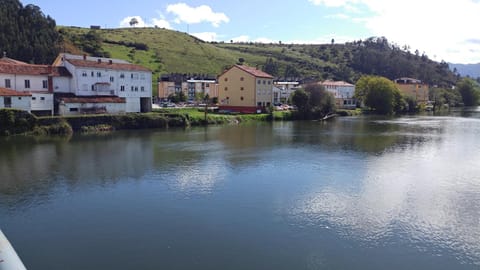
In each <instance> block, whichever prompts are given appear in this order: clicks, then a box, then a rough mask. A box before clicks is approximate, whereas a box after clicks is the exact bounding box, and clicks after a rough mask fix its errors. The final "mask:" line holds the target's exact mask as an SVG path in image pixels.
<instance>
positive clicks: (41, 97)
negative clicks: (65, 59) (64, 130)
mask: <svg viewBox="0 0 480 270" xmlns="http://www.w3.org/2000/svg"><path fill="white" fill-rule="evenodd" d="M69 79H70V74H69V73H68V71H67V70H66V69H64V68H59V67H52V66H48V65H32V64H27V63H24V62H21V61H17V60H13V59H10V58H8V57H6V56H5V55H4V56H3V57H2V58H1V59H0V87H3V88H5V89H10V90H15V91H17V92H20V93H26V94H29V95H30V97H31V102H30V108H29V109H28V111H29V112H32V113H34V114H37V115H52V114H53V112H54V108H53V92H54V90H55V88H59V87H64V84H63V83H62V82H65V81H68V80H69Z"/></svg>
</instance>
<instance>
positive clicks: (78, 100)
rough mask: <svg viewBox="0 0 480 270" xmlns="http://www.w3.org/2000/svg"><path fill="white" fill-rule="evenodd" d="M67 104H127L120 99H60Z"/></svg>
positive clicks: (123, 99)
mask: <svg viewBox="0 0 480 270" xmlns="http://www.w3.org/2000/svg"><path fill="white" fill-rule="evenodd" d="M60 100H61V101H63V102H65V103H126V100H125V98H120V97H64V98H60Z"/></svg>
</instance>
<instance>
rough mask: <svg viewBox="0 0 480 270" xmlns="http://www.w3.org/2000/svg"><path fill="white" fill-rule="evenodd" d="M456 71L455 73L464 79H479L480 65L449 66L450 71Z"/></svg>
mask: <svg viewBox="0 0 480 270" xmlns="http://www.w3.org/2000/svg"><path fill="white" fill-rule="evenodd" d="M455 68H456V69H457V73H458V74H460V75H462V76H464V77H466V76H470V77H471V78H474V79H475V78H479V77H480V63H478V64H450V69H452V71H453V70H455Z"/></svg>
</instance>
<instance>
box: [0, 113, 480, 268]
mask: <svg viewBox="0 0 480 270" xmlns="http://www.w3.org/2000/svg"><path fill="white" fill-rule="evenodd" d="M0 228H1V229H2V230H3V231H4V233H5V234H6V235H7V236H8V237H9V239H10V241H11V242H12V244H13V245H14V247H15V248H16V249H17V252H18V253H19V255H20V257H21V258H22V259H23V260H24V263H25V264H26V266H27V268H28V269H48V270H55V269H59V270H64V269H72V270H76V269H82V270H83V269H101V270H104V269H119V270H121V269H480V118H479V112H475V111H472V112H470V113H466V114H457V115H456V116H444V117H431V116H418V117H402V118H393V119H375V118H366V117H360V118H339V119H336V120H335V121H333V122H329V123H318V122H302V123H301V122H293V123H274V124H258V125H255V124H254V125H246V126H226V127H210V128H208V129H202V128H201V129H193V130H188V131H183V130H170V131H156V132H151V131H146V132H143V131H142V132H128V133H114V134H110V135H104V136H78V137H73V138H70V139H31V138H2V139H0Z"/></svg>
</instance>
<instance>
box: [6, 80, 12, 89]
mask: <svg viewBox="0 0 480 270" xmlns="http://www.w3.org/2000/svg"><path fill="white" fill-rule="evenodd" d="M5 88H12V83H11V82H10V79H5Z"/></svg>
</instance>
